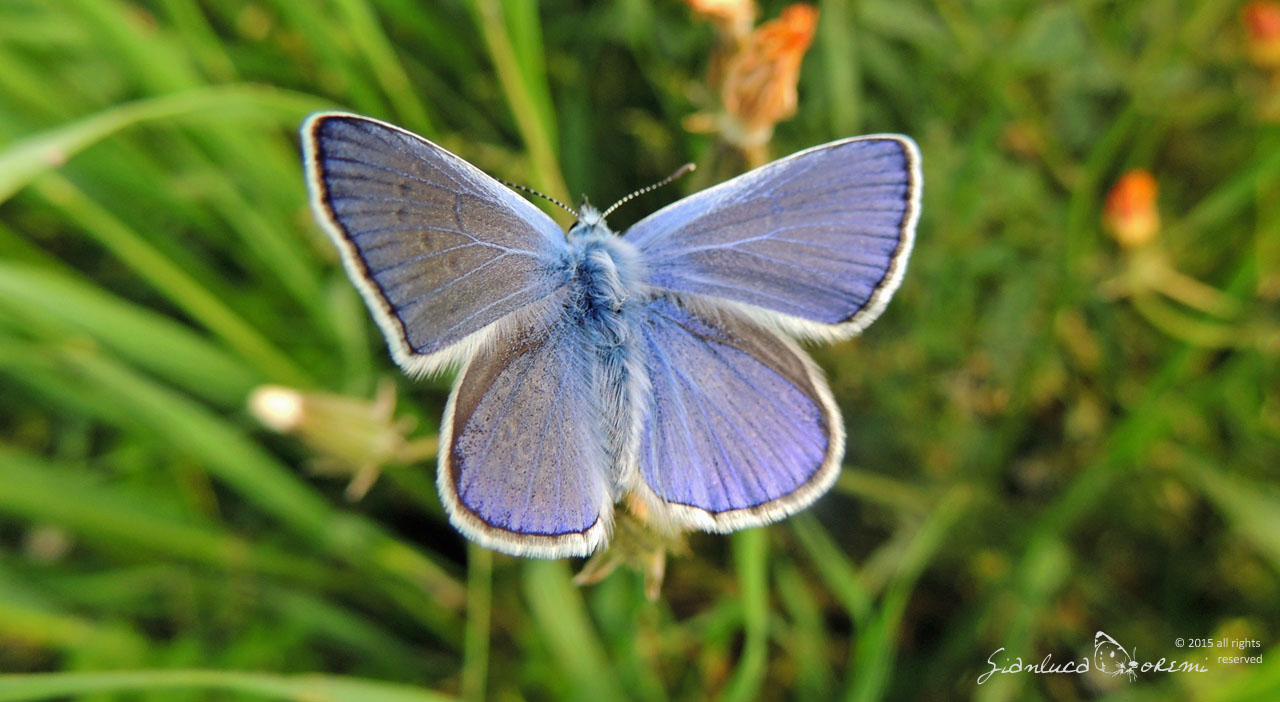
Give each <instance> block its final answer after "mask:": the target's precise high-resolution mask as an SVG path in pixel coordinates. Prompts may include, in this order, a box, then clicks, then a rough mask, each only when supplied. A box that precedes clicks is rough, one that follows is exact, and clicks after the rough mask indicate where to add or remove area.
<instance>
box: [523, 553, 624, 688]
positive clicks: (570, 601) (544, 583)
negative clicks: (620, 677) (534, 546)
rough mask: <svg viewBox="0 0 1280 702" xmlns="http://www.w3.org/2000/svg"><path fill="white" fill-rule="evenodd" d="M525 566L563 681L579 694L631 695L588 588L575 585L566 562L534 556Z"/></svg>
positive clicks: (527, 592) (528, 590)
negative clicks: (591, 612)
mask: <svg viewBox="0 0 1280 702" xmlns="http://www.w3.org/2000/svg"><path fill="white" fill-rule="evenodd" d="M523 571H524V572H523V575H524V596H525V599H526V600H527V601H528V603H529V613H530V614H531V615H532V617H533V622H534V625H535V626H537V627H538V634H539V637H540V638H542V639H543V640H545V641H546V643H547V645H548V646H549V647H550V649H551V653H552V655H553V656H554V657H555V660H556V662H557V663H558V664H559V667H560V672H561V675H562V680H561V684H568V686H569V687H570V688H571V689H573V690H576V692H577V694H575V698H576V699H582V700H626V699H628V696H627V695H624V694H623V691H622V690H621V689H620V688H619V687H618V685H617V682H616V680H615V678H614V677H613V674H612V672H611V670H610V666H609V659H608V657H606V656H605V650H604V647H603V646H602V645H601V644H600V641H599V638H598V636H597V634H596V632H595V631H594V629H593V628H592V626H591V619H590V618H589V617H588V616H587V609H586V606H585V604H584V603H583V601H582V592H581V591H579V590H578V589H577V588H576V587H574V585H573V582H572V580H571V579H570V578H569V574H568V572H567V570H566V568H565V563H564V562H561V561H537V560H531V561H527V562H526V563H525V564H524V568H523Z"/></svg>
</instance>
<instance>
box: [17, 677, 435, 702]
mask: <svg viewBox="0 0 1280 702" xmlns="http://www.w3.org/2000/svg"><path fill="white" fill-rule="evenodd" d="M182 689H203V690H218V691H222V692H232V693H239V694H244V695H252V696H255V697H263V698H267V699H274V700H283V701H285V702H316V701H317V700H359V701H360V702H448V701H449V700H453V699H455V698H453V697H449V696H447V695H443V694H440V693H438V692H434V691H431V690H427V689H423V688H417V687H411V686H408V685H398V684H394V683H384V682H378V681H376V680H362V679H359V678H346V677H341V676H337V675H316V674H304V675H271V674H269V673H243V672H236V671H222V670H130V671H113V672H98V673H45V674H29V675H0V702H34V701H35V700H47V699H50V698H54V697H66V696H67V695H88V694H100V693H110V692H134V691H142V690H148V691H153V690H182Z"/></svg>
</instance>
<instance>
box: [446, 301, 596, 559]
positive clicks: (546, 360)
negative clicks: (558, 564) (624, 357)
mask: <svg viewBox="0 0 1280 702" xmlns="http://www.w3.org/2000/svg"><path fill="white" fill-rule="evenodd" d="M558 297H562V298H563V297H567V296H558ZM562 301H563V300H562ZM497 341H498V342H499V343H495V344H492V345H489V346H488V347H487V348H486V349H484V350H482V351H480V353H478V354H477V355H476V357H475V358H474V359H472V360H471V361H470V363H468V364H467V366H466V368H465V369H464V370H463V372H462V373H461V375H460V377H459V379H458V384H457V385H456V386H455V389H454V391H453V395H452V396H451V397H450V398H449V404H448V406H447V407H446V408H445V421H444V424H443V426H442V428H441V431H440V437H441V441H440V453H439V459H438V461H439V468H438V471H437V475H436V478H437V484H438V486H439V488H440V496H441V499H442V500H443V501H444V504H445V508H446V509H447V511H448V512H449V517H450V519H451V521H452V522H453V524H454V526H456V527H458V529H459V530H460V531H462V532H463V533H464V534H466V535H467V536H468V537H470V538H471V539H473V540H475V541H477V542H479V543H480V544H482V545H484V546H487V547H489V548H494V549H497V550H499V551H502V552H504V553H509V554H512V555H517V556H536V557H541V558H563V557H566V556H585V555H588V554H590V553H591V552H592V551H594V550H595V549H596V548H597V547H598V546H599V545H600V544H602V543H603V542H604V541H605V539H606V538H607V536H608V531H609V527H610V524H611V521H612V516H613V503H614V495H613V493H612V490H611V483H610V480H609V478H608V474H607V472H606V466H607V465H608V464H609V459H608V458H607V457H606V456H605V452H604V451H603V449H602V448H601V447H602V443H601V435H600V426H601V422H602V414H603V410H602V407H601V400H600V398H599V396H598V393H596V392H594V389H595V387H596V386H595V385H594V383H595V379H596V377H597V375H598V372H599V369H598V368H597V363H598V356H597V355H596V353H595V350H594V349H592V348H589V345H588V344H586V343H585V340H584V337H583V334H582V330H581V328H580V327H579V326H578V325H577V324H576V323H575V321H574V319H573V317H572V316H571V315H565V314H559V315H552V316H551V317H549V318H548V320H547V321H545V322H543V321H533V322H530V323H522V324H521V325H520V326H519V327H517V328H514V329H511V330H504V331H503V332H502V334H501V335H500V337H499V338H498V339H497Z"/></svg>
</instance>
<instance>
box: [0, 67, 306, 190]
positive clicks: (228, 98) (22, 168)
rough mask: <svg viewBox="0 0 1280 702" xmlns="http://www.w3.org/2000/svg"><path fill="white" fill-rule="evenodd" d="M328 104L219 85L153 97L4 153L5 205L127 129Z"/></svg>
mask: <svg viewBox="0 0 1280 702" xmlns="http://www.w3.org/2000/svg"><path fill="white" fill-rule="evenodd" d="M324 105H325V103H324V102H322V101H320V100H318V99H316V98H313V97H310V96H307V95H301V94H299V93H291V92H288V91H285V90H280V89H278V88H270V87H266V86H258V85H218V86H208V87H202V88H195V89H192V90H186V91H183V92H179V93H173V94H169V95H163V96H160V97H154V98H147V99H143V100H138V101H136V102H130V103H125V104H123V105H119V106H116V107H112V108H110V109H107V110H104V111H102V112H99V113H97V114H94V115H91V116H89V117H86V118H83V119H80V120H77V121H75V122H72V123H71V124H66V125H63V126H60V127H55V128H53V129H50V130H47V131H44V132H40V133H38V134H33V135H29V136H26V137H24V138H23V139H22V140H21V141H19V142H18V143H16V144H11V145H9V146H8V147H7V148H6V149H5V150H4V152H3V153H0V202H4V201H5V200H7V199H9V198H10V197H11V196H12V195H13V194H14V193H15V192H17V191H18V190H19V189H21V188H23V187H25V186H27V185H29V184H30V183H31V182H33V181H34V180H35V179H36V178H38V177H40V176H41V175H43V174H44V173H47V172H49V171H51V170H54V169H57V168H60V167H61V166H62V165H63V164H64V163H66V162H67V161H68V160H70V159H71V158H72V157H74V156H75V155H76V154H78V153H80V152H81V151H83V150H84V149H86V148H88V147H89V146H92V145H93V144H96V143H98V142H99V141H102V140H103V139H105V138H107V137H109V136H111V135H112V134H115V133H117V132H119V131H121V130H124V129H128V128H130V127H134V126H138V125H141V124H145V123H147V122H159V121H166V120H173V119H179V118H191V117H195V116H199V117H201V118H202V119H207V118H208V117H209V116H210V115H211V114H212V115H217V114H219V113H220V112H222V111H224V110H234V111H238V112H249V113H260V114H265V115H268V116H271V117H272V121H276V120H279V118H280V116H281V115H284V116H290V117H291V119H297V118H300V117H301V116H302V115H305V114H307V113H308V112H312V111H314V110H318V109H320V108H322V107H323V106H324Z"/></svg>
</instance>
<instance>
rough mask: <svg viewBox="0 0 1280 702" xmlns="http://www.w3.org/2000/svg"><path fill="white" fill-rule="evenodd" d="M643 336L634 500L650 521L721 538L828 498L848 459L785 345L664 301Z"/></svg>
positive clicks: (802, 363) (821, 393)
mask: <svg viewBox="0 0 1280 702" xmlns="http://www.w3.org/2000/svg"><path fill="white" fill-rule="evenodd" d="M640 328H641V333H642V335H643V339H644V344H645V352H646V354H645V355H646V358H647V371H648V376H649V383H650V385H651V387H652V389H653V392H652V397H651V401H650V404H649V407H648V411H647V413H646V416H647V421H646V422H645V426H644V429H643V431H642V434H641V441H640V457H639V458H640V460H639V465H640V476H641V478H642V479H643V481H644V484H645V487H644V488H643V490H642V492H641V496H642V497H647V498H648V502H649V503H650V507H651V508H652V509H653V510H654V511H655V512H656V513H658V514H660V515H663V514H665V515H668V516H669V517H670V518H671V519H672V520H673V521H675V522H676V523H677V524H680V525H683V526H685V527H696V528H700V529H706V530H710V531H729V530H732V529H738V528H742V527H746V526H752V525H756V524H763V523H767V522H770V521H773V520H775V519H778V518H780V517H782V516H784V515H786V514H790V513H792V512H794V511H796V510H798V509H801V508H803V507H804V506H806V505H808V504H809V503H810V502H812V501H813V500H814V499H816V498H817V497H818V496H819V495H821V494H822V493H823V492H825V491H826V489H827V488H828V487H830V485H831V482H832V481H833V480H834V479H835V475H836V472H837V470H838V463H839V460H840V458H841V456H842V455H843V451H844V434H843V429H842V425H841V421H840V414H839V411H838V410H837V409H836V406H835V403H834V402H833V400H832V398H831V393H830V391H829V390H828V388H827V385H826V383H825V381H823V379H822V378H821V376H820V375H819V373H818V371H817V369H816V368H815V367H814V365H813V363H812V362H811V361H810V360H809V359H808V358H807V357H805V356H804V354H803V353H802V352H801V351H800V350H799V349H798V348H796V346H795V345H794V344H793V343H791V342H790V341H787V340H785V339H784V338H782V337H780V336H779V335H777V334H776V333H774V332H773V331H771V330H769V329H766V328H764V327H762V326H760V325H757V324H755V323H754V322H752V321H750V320H748V319H746V318H743V317H740V316H737V315H733V314H726V313H721V312H718V311H716V310H714V309H706V310H698V309H694V308H691V307H687V306H685V305H682V304H680V303H679V302H677V301H675V300H672V299H669V298H666V297H660V298H658V299H656V300H654V301H653V302H652V303H650V305H649V306H648V307H647V309H646V310H645V313H644V316H643V319H642V321H641V322H640Z"/></svg>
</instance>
